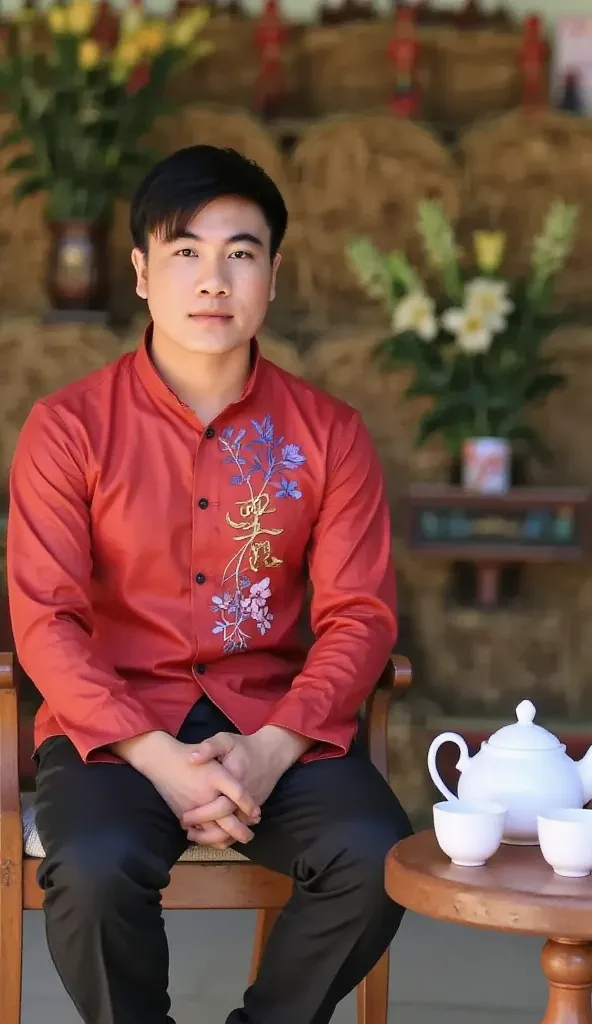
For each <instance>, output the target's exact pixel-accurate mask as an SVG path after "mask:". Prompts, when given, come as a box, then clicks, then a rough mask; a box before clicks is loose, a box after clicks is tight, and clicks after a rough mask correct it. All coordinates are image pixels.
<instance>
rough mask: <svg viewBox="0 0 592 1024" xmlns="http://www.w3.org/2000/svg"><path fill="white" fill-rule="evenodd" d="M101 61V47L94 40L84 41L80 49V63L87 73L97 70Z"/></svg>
mask: <svg viewBox="0 0 592 1024" xmlns="http://www.w3.org/2000/svg"><path fill="white" fill-rule="evenodd" d="M100 60H101V47H100V46H99V44H98V43H95V41H94V39H83V40H82V42H81V43H80V45H79V47H78V63H79V64H80V67H81V68H84V70H85V71H90V70H91V69H92V68H96V66H97V64H98V63H99V61H100Z"/></svg>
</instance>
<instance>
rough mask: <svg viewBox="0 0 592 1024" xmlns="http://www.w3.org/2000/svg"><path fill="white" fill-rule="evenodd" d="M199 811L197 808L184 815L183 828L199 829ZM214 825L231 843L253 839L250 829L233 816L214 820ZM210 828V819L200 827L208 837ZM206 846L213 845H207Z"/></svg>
mask: <svg viewBox="0 0 592 1024" xmlns="http://www.w3.org/2000/svg"><path fill="white" fill-rule="evenodd" d="M201 811H202V808H201V807H198V808H197V809H196V810H195V811H188V812H187V814H184V815H183V820H182V824H183V828H186V829H189V828H196V827H199V826H200V824H201V821H200V820H199V819H200V818H201ZM215 824H216V825H217V826H218V827H219V828H221V829H223V830H224V832H225V833H226V836H227V837H228V836H230V838H231V839H232V841H233V842H237V843H249V842H250V841H251V839H252V838H253V833H252V832H251V829H250V828H249V827H248V826H247V825H245V823H244V822H243V821H239V820H238V818H237V817H236V815H235V814H226V815H224V816H223V817H221V818H216V819H215ZM211 827H213V826H212V819H211V818H210V819H209V821H207V822H205V823H204V824H202V825H201V828H202V830H203V832H205V833H207V835H208V837H209V836H210V828H211ZM200 842H201V843H202V844H203V842H204V840H203V839H200ZM207 845H213V844H212V843H208V844H207Z"/></svg>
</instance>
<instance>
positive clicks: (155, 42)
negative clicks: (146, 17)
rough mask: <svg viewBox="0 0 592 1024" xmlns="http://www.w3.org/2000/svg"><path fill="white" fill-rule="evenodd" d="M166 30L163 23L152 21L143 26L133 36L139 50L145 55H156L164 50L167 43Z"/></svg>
mask: <svg viewBox="0 0 592 1024" xmlns="http://www.w3.org/2000/svg"><path fill="white" fill-rule="evenodd" d="M167 34H168V29H167V25H166V24H165V22H161V21H156V19H155V20H154V21H151V22H149V23H148V24H147V25H144V26H143V27H142V28H141V29H140V30H139V31H138V32H136V34H135V36H134V40H135V42H136V44H137V46H138V48H139V49H140V50H142V52H143V53H146V54H150V55H152V54H156V53H160V51H161V50H164V48H165V46H166V43H167Z"/></svg>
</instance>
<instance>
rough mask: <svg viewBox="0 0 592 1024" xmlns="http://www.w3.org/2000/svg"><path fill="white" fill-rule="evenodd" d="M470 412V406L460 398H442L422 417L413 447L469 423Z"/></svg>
mask: <svg viewBox="0 0 592 1024" xmlns="http://www.w3.org/2000/svg"><path fill="white" fill-rule="evenodd" d="M471 412H472V410H471V407H470V405H469V404H468V403H467V402H465V401H464V400H463V399H462V398H461V397H453V398H450V397H446V398H444V399H443V400H442V401H441V402H438V403H437V404H436V405H434V406H433V407H432V408H431V409H430V410H429V411H428V412H427V413H426V414H425V416H423V417H422V419H421V422H420V424H419V427H418V429H417V432H416V435H415V445H416V446H417V447H420V446H421V445H422V444H425V442H426V441H427V440H428V438H430V437H431V436H432V434H437V433H438V432H441V431H444V430H445V429H446V428H454V429H458V428H459V423H461V422H467V423H470V419H471Z"/></svg>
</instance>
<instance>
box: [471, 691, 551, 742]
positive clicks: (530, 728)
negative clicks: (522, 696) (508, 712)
mask: <svg viewBox="0 0 592 1024" xmlns="http://www.w3.org/2000/svg"><path fill="white" fill-rule="evenodd" d="M535 714H536V708H535V706H534V704H533V703H532V701H530V700H523V701H522V702H521V703H520V704H519V705H518V707H517V708H516V718H517V722H514V724H513V725H504V727H503V729H498V731H497V732H496V733H494V734H493V736H492V737H491V738H490V739H489V740H488V741H487V746H488V747H493V748H494V749H496V750H556V749H557V748H558V747H560V746H561V743H560V741H559V740H558V739H557V737H556V736H554V735H553V733H551V732H548V731H547V730H546V729H543V728H542V726H540V725H535V724H534V716H535Z"/></svg>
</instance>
